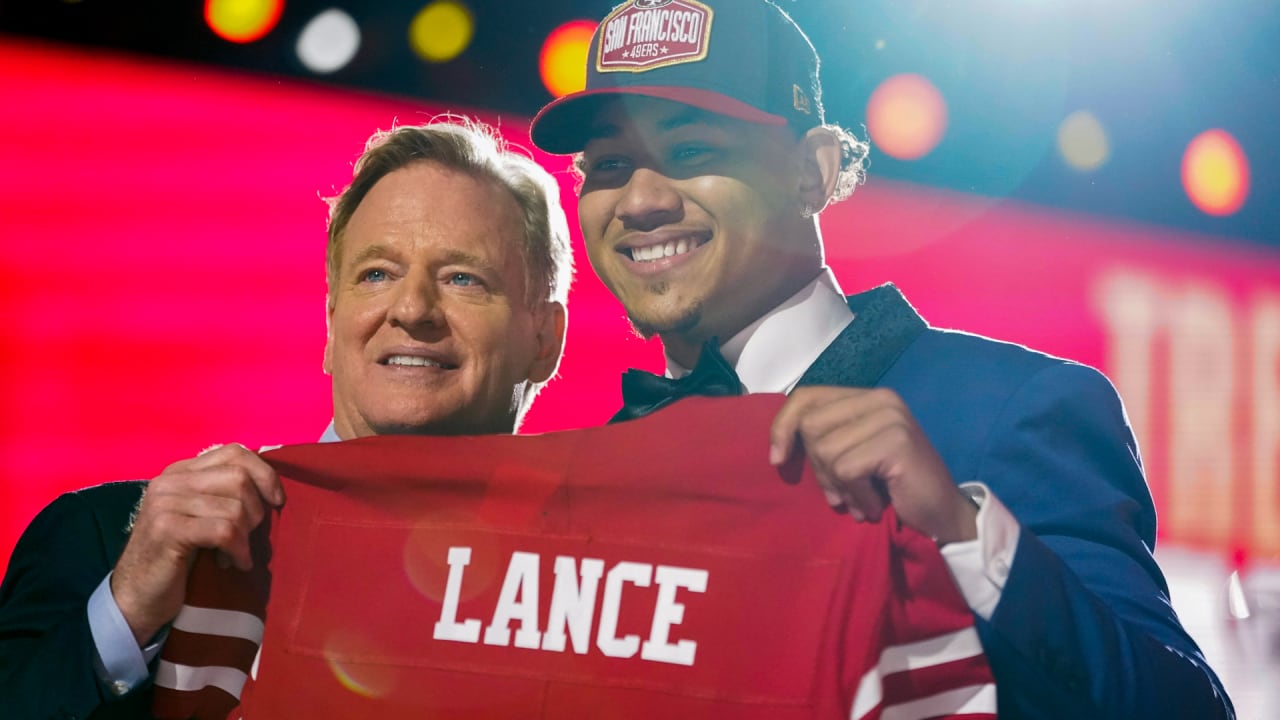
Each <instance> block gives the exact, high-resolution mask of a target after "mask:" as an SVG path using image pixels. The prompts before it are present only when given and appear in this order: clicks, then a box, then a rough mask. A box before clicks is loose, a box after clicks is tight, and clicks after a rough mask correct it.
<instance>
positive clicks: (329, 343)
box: [321, 293, 333, 375]
mask: <svg viewBox="0 0 1280 720" xmlns="http://www.w3.org/2000/svg"><path fill="white" fill-rule="evenodd" d="M321 369H322V370H324V374H325V375H332V374H333V296H332V295H330V294H328V293H325V296H324V363H323V365H322V366H321Z"/></svg>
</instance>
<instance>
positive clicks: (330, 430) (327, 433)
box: [317, 420, 342, 443]
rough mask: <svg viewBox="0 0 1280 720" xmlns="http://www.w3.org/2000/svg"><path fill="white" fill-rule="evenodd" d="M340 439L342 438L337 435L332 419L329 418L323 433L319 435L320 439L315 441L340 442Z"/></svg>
mask: <svg viewBox="0 0 1280 720" xmlns="http://www.w3.org/2000/svg"><path fill="white" fill-rule="evenodd" d="M341 440H342V438H340V437H338V431H337V429H336V428H334V426H333V421H332V420H330V421H329V427H327V428H325V429H324V434H323V435H321V436H320V439H319V440H318V441H317V442H322V443H331V442H340V441H341Z"/></svg>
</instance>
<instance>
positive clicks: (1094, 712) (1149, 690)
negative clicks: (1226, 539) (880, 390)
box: [800, 286, 1233, 720]
mask: <svg viewBox="0 0 1280 720" xmlns="http://www.w3.org/2000/svg"><path fill="white" fill-rule="evenodd" d="M849 304H850V307H852V308H853V310H854V312H855V313H856V316H855V319H854V322H853V323H852V324H850V326H849V327H848V328H847V329H846V330H845V332H844V333H843V334H842V335H841V336H840V337H839V338H837V339H836V341H835V342H833V343H832V345H831V346H830V347H828V348H827V350H826V351H824V353H823V354H822V356H821V357H819V359H818V360H817V361H816V362H815V363H814V365H813V366H812V367H811V368H810V369H809V371H808V372H807V373H806V374H805V376H804V378H802V379H801V383H800V384H802V385H841V386H853V387H886V388H891V389H893V390H894V391H895V392H897V393H898V394H899V395H900V396H901V397H902V398H903V400H904V401H905V402H906V403H907V406H908V407H909V408H910V409H911V412H912V414H913V415H914V416H915V418H916V419H917V421H918V422H919V423H920V425H921V427H922V428H923V429H924V431H925V433H926V434H927V435H928V437H929V439H930V440H931V441H932V443H933V445H934V447H935V448H936V449H937V450H938V452H939V454H940V455H941V456H942V458H943V459H944V460H945V461H946V464H947V467H948V469H949V470H950V471H951V474H952V477H953V478H954V479H955V481H956V482H966V481H979V482H982V483H985V484H986V485H987V486H988V487H989V488H991V490H992V492H994V493H995V495H996V496H997V497H999V498H1000V500H1001V501H1002V502H1003V503H1004V504H1005V506H1006V507H1007V508H1008V509H1009V510H1010V511H1011V512H1012V513H1013V515H1014V517H1015V518H1017V520H1018V522H1019V523H1020V525H1021V527H1022V532H1021V535H1020V538H1019V541H1018V546H1017V550H1016V554H1015V556H1014V560H1013V564H1012V567H1011V568H1010V573H1009V577H1008V580H1007V583H1006V585H1005V587H1004V590H1003V593H1002V594H1001V599H1000V602H999V604H998V605H997V607H996V610H995V613H994V614H993V616H992V618H991V620H990V621H983V620H982V619H981V618H979V619H978V630H979V634H980V635H981V637H982V642H983V647H984V648H985V650H986V653H987V656H988V658H989V661H990V663H991V666H992V670H993V672H994V674H995V677H996V682H997V687H998V697H999V710H1000V717H1001V718H1063V719H1068V718H1069V719H1071V720H1080V719H1083V718H1088V719H1090V720H1093V719H1096V718H1117V719H1120V718H1123V719H1125V720H1131V719H1133V718H1197V719H1205V718H1222V717H1232V716H1233V711H1232V709H1231V703H1230V701H1229V700H1228V699H1227V696H1226V693H1225V692H1224V690H1223V688H1222V685H1221V682H1220V681H1219V680H1218V678H1217V677H1216V676H1215V675H1214V674H1213V672H1212V671H1211V670H1210V669H1209V667H1208V665H1207V664H1206V663H1205V660H1204V657H1203V656H1202V654H1201V652H1200V650H1199V648H1198V647H1197V646H1196V644H1195V642H1194V641H1193V640H1192V639H1191V637H1190V636H1189V635H1187V633H1186V631H1185V630H1183V628H1182V626H1181V624H1180V623H1179V622H1178V618H1177V617H1176V616H1175V614H1174V611H1173V608H1172V607H1171V606H1170V604H1169V596H1168V586H1167V585H1166V583H1165V579H1164V576H1163V574H1162V573H1161V571H1160V568H1159V567H1158V566H1157V565H1156V563H1155V560H1154V559H1153V558H1152V555H1151V551H1152V549H1153V547H1154V545H1155V531H1156V518H1155V508H1154V506H1153V504H1152V501H1151V494H1150V492H1149V491H1148V488H1147V484H1146V479H1145V477H1144V476H1143V472H1142V466H1141V462H1140V460H1139V457H1138V449H1137V445H1136V443H1135V441H1134V438H1133V434H1132V432H1131V431H1130V428H1129V424H1128V420H1127V418H1126V417H1125V413H1124V409H1123V407H1122V406H1121V403H1120V399H1119V397H1118V395H1117V394H1116V392H1115V389H1114V388H1113V387H1112V385H1111V383H1110V382H1109V381H1108V380H1107V379H1106V378H1105V377H1104V376H1103V375H1101V374H1100V373H1099V372H1097V371H1096V370H1093V369H1092V368H1089V367H1086V366H1084V365H1080V364H1077V363H1073V362H1070V361H1066V360H1062V359H1059V358H1054V357H1050V356H1048V355H1044V354H1041V353H1037V352H1033V351H1031V350H1028V349H1026V348H1024V347H1021V346H1019V345H1013V344H1009V343H1002V342H998V341H995V340H991V339H989V338H983V337H979V336H976V335H971V334H967V333H961V332H953V331H946V330H939V329H935V328H931V327H928V326H927V325H926V324H925V322H924V321H923V320H922V319H921V318H920V316H919V315H918V314H916V312H915V311H914V310H913V309H912V308H911V306H910V305H909V304H907V302H906V300H905V299H903V297H902V296H901V295H900V294H899V293H898V291H897V290H896V289H895V288H893V287H892V286H882V287H880V288H876V289H874V290H871V291H869V292H866V293H862V294H860V295H855V296H853V297H850V298H849Z"/></svg>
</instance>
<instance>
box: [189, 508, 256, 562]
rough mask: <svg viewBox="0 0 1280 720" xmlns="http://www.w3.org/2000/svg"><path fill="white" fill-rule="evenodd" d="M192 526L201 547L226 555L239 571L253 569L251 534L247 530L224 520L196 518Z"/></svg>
mask: <svg viewBox="0 0 1280 720" xmlns="http://www.w3.org/2000/svg"><path fill="white" fill-rule="evenodd" d="M191 524H192V526H193V527H192V530H193V533H194V534H195V535H196V536H197V537H198V538H199V542H200V547H204V548H210V549H214V550H217V551H218V553H219V554H224V555H226V557H228V558H230V559H231V564H232V566H234V567H236V568H237V569H240V570H251V569H253V553H252V552H251V551H250V549H249V532H248V531H247V530H246V529H245V528H243V527H242V526H240V525H238V524H237V523H235V522H234V521H232V520H228V519H223V518H196V519H194V520H193V521H192V523H191Z"/></svg>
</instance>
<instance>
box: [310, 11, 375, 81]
mask: <svg viewBox="0 0 1280 720" xmlns="http://www.w3.org/2000/svg"><path fill="white" fill-rule="evenodd" d="M359 49H360V28H359V26H357V25H356V21H355V20H353V19H352V18H351V16H350V15H348V14H346V13H345V12H343V11H341V10H339V9H337V8H330V9H328V10H325V11H324V12H322V13H320V14H319V15H316V16H315V17H313V18H311V22H309V23H307V25H306V27H304V28H303V29H302V33H301V34H300V35H298V59H299V60H300V61H301V62H302V64H303V66H304V67H306V68H307V69H308V70H310V71H311V72H314V73H320V74H325V73H331V72H333V71H335V70H339V69H341V68H343V67H344V66H346V64H347V63H349V62H351V58H353V57H355V55H356V51H357V50H359Z"/></svg>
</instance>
